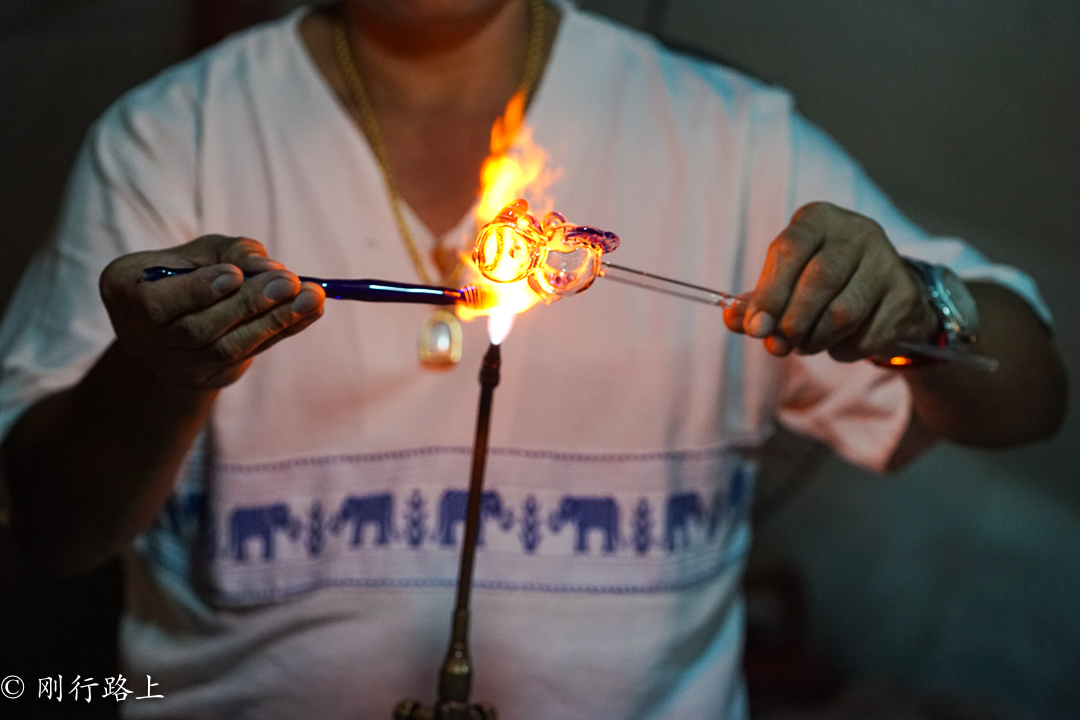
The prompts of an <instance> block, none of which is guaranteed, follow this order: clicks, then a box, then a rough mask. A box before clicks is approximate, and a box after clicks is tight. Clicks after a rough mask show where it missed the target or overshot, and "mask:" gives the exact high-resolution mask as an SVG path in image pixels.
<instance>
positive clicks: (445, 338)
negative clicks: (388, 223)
mask: <svg viewBox="0 0 1080 720" xmlns="http://www.w3.org/2000/svg"><path fill="white" fill-rule="evenodd" d="M544 12H545V11H544V0H529V47H528V49H527V51H526V54H525V68H524V71H523V72H522V76H521V84H520V85H519V86H518V88H519V90H518V91H519V92H523V93H524V94H525V97H526V99H527V98H528V97H529V94H530V93H531V92H532V90H533V88H534V86H535V85H536V80H537V78H538V77H539V75H540V56H541V53H542V52H543V48H544ZM333 40H334V55H335V57H336V59H337V64H338V68H339V69H340V70H341V74H342V76H343V77H344V78H345V85H346V86H347V87H348V89H349V94H350V95H351V96H352V100H353V103H354V104H355V105H356V109H357V111H358V113H359V115H360V124H361V126H362V127H363V130H364V134H365V135H366V136H367V139H368V142H369V143H370V145H371V150H372V153H373V154H374V155H375V161H376V162H377V163H378V165H379V170H380V171H381V172H382V176H383V182H384V183H385V184H386V194H387V197H388V198H389V200H390V210H391V212H392V213H393V215H394V222H395V223H396V224H397V229H398V235H400V236H401V241H402V243H404V245H405V251H406V252H407V253H408V255H409V259H410V260H411V261H412V264H413V267H414V268H416V274H417V275H419V276H420V281H421V282H423V283H424V284H425V285H431V284H432V280H431V275H430V274H429V273H428V271H427V266H426V265H425V264H424V258H423V256H422V255H421V254H420V250H419V248H417V246H416V241H415V240H414V239H413V234H412V231H411V230H410V229H409V225H408V223H407V222H406V220H405V214H404V212H403V211H402V207H401V206H402V200H401V193H400V192H398V189H397V183H396V182H395V180H394V173H393V170H392V169H391V168H390V159H389V156H388V155H387V152H386V143H385V142H384V141H383V136H382V130H381V128H380V127H379V120H378V118H376V117H375V109H374V108H373V107H372V105H371V98H370V97H369V96H368V93H367V89H366V88H365V87H364V82H363V80H362V79H361V77H360V70H359V68H357V67H356V63H355V61H354V60H353V52H352V46H351V45H350V43H349V33H348V30H347V29H346V27H345V23H344V22H342V21H338V22H335V23H334V24H333ZM441 249H442V248H441V245H440V246H437V247H436V248H435V251H436V256H438V254H439V251H440V250H441ZM437 264H438V263H437ZM461 268H462V265H461V261H460V260H458V262H457V264H456V265H455V266H454V268H453V269H452V270H451V271H450V272H448V273H445V274H443V275H442V277H441V278H440V279H441V280H443V281H444V282H446V283H450V282H454V281H455V280H456V278H457V276H458V275H460V273H461ZM439 269H440V271H443V268H442V267H441V266H440V267H439ZM462 338H463V334H462V331H461V321H460V320H458V318H457V316H456V315H455V314H454V313H452V312H450V311H448V310H445V309H443V308H438V309H436V310H434V311H432V313H431V315H429V316H428V318H427V320H425V321H424V324H423V325H422V326H421V327H420V338H419V343H418V352H419V356H420V363H421V365H423V366H424V367H425V368H427V369H429V370H446V369H448V368H451V367H453V366H454V365H455V364H457V362H458V361H459V360H461V350H462V342H463V340H462Z"/></svg>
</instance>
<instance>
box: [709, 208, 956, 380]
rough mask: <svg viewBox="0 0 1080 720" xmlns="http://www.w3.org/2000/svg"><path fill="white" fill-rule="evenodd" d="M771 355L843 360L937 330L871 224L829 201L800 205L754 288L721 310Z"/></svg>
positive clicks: (914, 280)
mask: <svg viewBox="0 0 1080 720" xmlns="http://www.w3.org/2000/svg"><path fill="white" fill-rule="evenodd" d="M724 322H725V323H726V324H727V326H728V328H730V329H731V330H734V331H735V332H744V333H746V334H747V335H750V336H751V337H755V338H764V339H765V348H766V349H767V350H768V351H769V352H770V353H772V354H773V355H777V356H784V355H787V354H788V353H790V352H792V351H795V352H798V353H800V354H812V353H818V352H822V351H828V352H829V354H830V355H832V357H833V358H835V359H836V360H840V361H844V362H850V361H853V360H858V359H861V358H867V357H872V356H875V355H884V354H887V353H888V352H889V348H890V347H891V346H893V345H894V344H895V343H896V342H899V341H905V340H906V341H911V342H926V341H928V340H931V339H933V338H934V337H935V336H936V334H937V332H938V330H939V320H938V318H937V315H936V314H935V313H934V310H933V308H932V307H931V306H930V303H929V300H928V298H927V297H926V294H925V291H924V289H923V285H922V281H921V279H920V278H919V277H918V276H917V274H916V272H915V271H914V270H913V269H912V268H910V267H909V266H908V265H907V263H905V262H904V261H903V260H901V259H900V256H899V255H898V254H897V253H896V250H895V249H894V248H893V246H892V244H891V243H890V242H889V239H888V238H887V237H886V236H885V232H884V230H882V228H881V226H880V225H878V224H877V223H876V222H874V221H873V220H871V219H869V218H867V217H863V216H862V215H859V214H857V213H853V212H850V211H848V210H844V209H842V208H839V207H836V206H835V205H831V204H829V203H811V204H809V205H805V206H803V207H802V208H800V209H799V210H798V211H797V212H796V213H795V215H794V216H793V217H792V219H791V223H790V224H789V225H788V226H787V227H786V228H785V229H784V230H783V232H781V233H780V235H778V236H777V238H776V239H775V240H773V242H772V244H771V245H770V246H769V251H768V255H767V256H766V259H765V267H764V268H763V269H762V272H761V276H760V277H759V278H758V283H757V287H756V288H755V289H754V292H753V293H752V295H751V297H750V299H749V301H748V302H745V303H737V304H736V305H734V306H732V307H729V308H727V309H726V310H725V311H724Z"/></svg>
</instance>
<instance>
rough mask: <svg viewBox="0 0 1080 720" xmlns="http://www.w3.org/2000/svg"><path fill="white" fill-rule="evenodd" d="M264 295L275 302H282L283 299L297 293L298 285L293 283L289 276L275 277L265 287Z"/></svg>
mask: <svg viewBox="0 0 1080 720" xmlns="http://www.w3.org/2000/svg"><path fill="white" fill-rule="evenodd" d="M263 295H265V296H266V299H267V300H271V301H273V302H281V301H282V300H288V299H289V298H291V297H292V296H294V295H296V285H294V284H293V283H292V281H291V280H289V279H288V278H283V277H279V278H274V279H273V280H271V281H270V282H269V283H267V285H266V287H265V288H263Z"/></svg>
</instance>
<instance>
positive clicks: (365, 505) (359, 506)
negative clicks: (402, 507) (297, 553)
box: [330, 493, 394, 547]
mask: <svg viewBox="0 0 1080 720" xmlns="http://www.w3.org/2000/svg"><path fill="white" fill-rule="evenodd" d="M393 518H394V496H393V495H391V494H390V493H376V494H374V495H360V496H359V497H358V496H355V495H350V496H348V497H347V498H345V500H344V501H343V502H342V503H341V508H340V509H339V510H338V511H337V512H336V513H335V514H334V521H333V522H332V523H331V524H330V532H332V533H334V534H335V535H338V534H340V533H341V530H342V528H344V527H345V525H346V524H347V523H350V522H351V523H352V524H353V530H352V536H351V537H350V538H349V545H350V546H351V547H356V546H357V545H362V544H363V542H364V526H365V525H368V524H372V523H373V524H374V525H375V526H376V528H377V529H378V534H377V535H376V536H375V544H376V545H388V544H389V543H390V536H391V535H392V534H393V532H394V526H393V522H394V519H393Z"/></svg>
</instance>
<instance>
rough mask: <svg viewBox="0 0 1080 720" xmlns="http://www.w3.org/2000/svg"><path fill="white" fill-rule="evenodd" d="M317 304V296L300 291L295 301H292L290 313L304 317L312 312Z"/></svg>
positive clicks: (307, 291)
mask: <svg viewBox="0 0 1080 720" xmlns="http://www.w3.org/2000/svg"><path fill="white" fill-rule="evenodd" d="M318 304H319V296H318V295H316V294H315V293H313V292H311V291H310V290H301V291H300V294H299V295H297V296H296V299H295V300H293V301H292V311H293V312H294V313H296V314H297V315H304V314H306V313H309V312H311V311H312V310H314V309H315V308H316V307H317V306H318Z"/></svg>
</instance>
